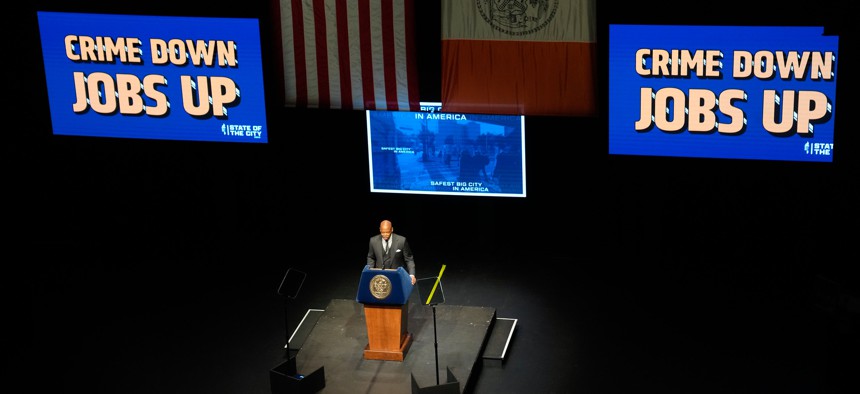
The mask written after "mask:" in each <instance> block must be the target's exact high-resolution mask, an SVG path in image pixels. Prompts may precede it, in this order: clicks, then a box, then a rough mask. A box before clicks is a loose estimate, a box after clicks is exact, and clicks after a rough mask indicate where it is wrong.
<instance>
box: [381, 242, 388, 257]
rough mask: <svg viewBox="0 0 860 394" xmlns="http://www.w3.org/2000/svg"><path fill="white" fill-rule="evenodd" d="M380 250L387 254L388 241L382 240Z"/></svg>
mask: <svg viewBox="0 0 860 394" xmlns="http://www.w3.org/2000/svg"><path fill="white" fill-rule="evenodd" d="M382 250H383V251H384V252H385V253H386V254H388V240H385V239H383V240H382Z"/></svg>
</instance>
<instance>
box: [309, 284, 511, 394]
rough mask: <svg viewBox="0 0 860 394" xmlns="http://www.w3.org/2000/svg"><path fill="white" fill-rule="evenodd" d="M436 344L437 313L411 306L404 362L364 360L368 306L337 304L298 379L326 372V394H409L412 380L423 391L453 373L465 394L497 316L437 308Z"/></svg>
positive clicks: (315, 333) (314, 333) (312, 340)
mask: <svg viewBox="0 0 860 394" xmlns="http://www.w3.org/2000/svg"><path fill="white" fill-rule="evenodd" d="M435 308H436V313H435V315H436V319H435V320H436V324H435V338H434V324H433V321H434V319H433V307H432V306H428V305H421V304H417V303H410V304H409V306H408V320H407V331H408V332H410V333H411V334H412V336H413V339H412V340H413V342H412V345H411V347H410V348H409V350H408V351H407V353H406V355H405V357H404V360H403V361H402V362H401V361H380V360H365V359H364V348H365V346H367V327H366V325H365V320H364V305H363V304H361V303H359V302H357V301H355V300H347V299H333V300H331V302H330V303H329V305H328V306H327V307H326V308H325V311H324V312H322V315H321V316H320V317H319V320H318V321H317V323H316V325H315V326H314V327H313V329H312V330H311V331H310V333H309V334H308V336H307V338H306V339H305V340H304V342H303V344H302V347H301V349H300V350H299V351H298V353H297V355H296V368H297V371H298V373H301V374H305V375H307V374H310V373H312V372H314V371H316V370H317V369H319V368H320V367H324V371H325V388H324V389H323V390H322V391H320V392H322V393H392V392H397V393H408V392H410V391H411V389H412V377H411V375H410V374H412V375H414V377H415V381H416V383H417V384H418V386H419V387H421V388H424V387H428V386H434V385H436V384H437V374H436V346H434V344H435V343H438V361H439V362H438V365H439V374H438V379H439V383H440V384H444V383H446V382H447V372H446V368H448V369H450V370H451V372H452V373H453V375H454V377H455V378H456V380H457V382H459V386H460V392H463V391H464V390H465V389H466V388H467V387H468V385H470V382H474V380H475V379H477V374H479V373H480V367H481V365H482V364H481V357H482V356H481V355H482V352H483V350H484V346H485V344H486V342H487V338H488V337H489V335H490V333H491V329H492V325H493V323H494V319H495V315H496V310H495V309H494V308H489V307H472V306H457V305H444V304H443V305H437V306H436V307H435Z"/></svg>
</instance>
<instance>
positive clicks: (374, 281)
mask: <svg viewBox="0 0 860 394" xmlns="http://www.w3.org/2000/svg"><path fill="white" fill-rule="evenodd" d="M370 294H371V295H373V297H375V298H376V299H377V300H384V299H386V298H388V296H389V295H391V281H390V280H389V279H388V277H386V276H385V275H376V276H374V277H373V278H371V279H370Z"/></svg>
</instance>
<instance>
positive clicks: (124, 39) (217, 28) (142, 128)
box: [38, 12, 268, 143]
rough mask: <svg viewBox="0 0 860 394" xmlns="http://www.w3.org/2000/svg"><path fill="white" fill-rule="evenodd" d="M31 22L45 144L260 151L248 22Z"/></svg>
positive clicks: (47, 15) (256, 62) (256, 73)
mask: <svg viewBox="0 0 860 394" xmlns="http://www.w3.org/2000/svg"><path fill="white" fill-rule="evenodd" d="M38 18H39V29H40V32H41V41H42V53H43V57H44V63H45V77H46V82H47V86H48V99H49V104H50V109H51V121H52V124H53V132H54V134H57V135H77V136H91V137H119V138H139V139H161V140H193V141H220V142H254V143H265V142H267V140H268V136H267V130H266V111H265V108H266V106H265V95H264V90H263V68H262V54H261V49H260V30H259V26H258V22H257V20H256V19H241V18H200V17H168V16H136V15H106V14H77V13H62V12H39V13H38Z"/></svg>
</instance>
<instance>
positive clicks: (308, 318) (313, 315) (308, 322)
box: [284, 309, 325, 356]
mask: <svg viewBox="0 0 860 394" xmlns="http://www.w3.org/2000/svg"><path fill="white" fill-rule="evenodd" d="M323 312H325V309H308V311H307V312H305V316H304V317H302V321H301V322H299V325H298V326H296V329H295V330H294V331H293V334H292V335H290V343H289V345H290V356H295V355H296V353H298V352H299V350H301V349H302V346H304V344H305V339H308V335H311V331H313V329H314V326H316V324H317V321H319V319H320V316H322V314H323ZM286 348H287V345H284V349H286Z"/></svg>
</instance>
